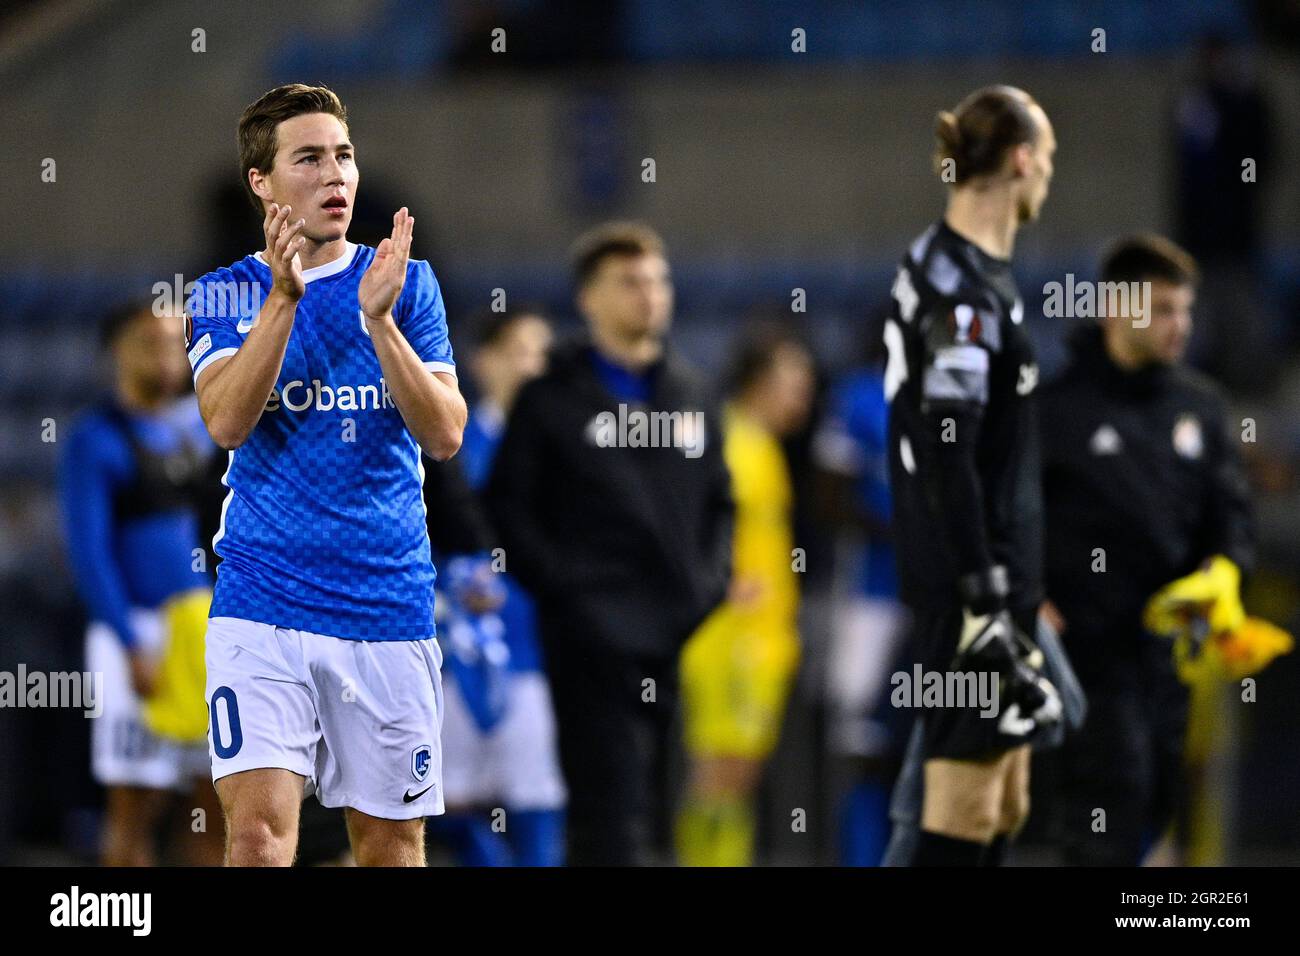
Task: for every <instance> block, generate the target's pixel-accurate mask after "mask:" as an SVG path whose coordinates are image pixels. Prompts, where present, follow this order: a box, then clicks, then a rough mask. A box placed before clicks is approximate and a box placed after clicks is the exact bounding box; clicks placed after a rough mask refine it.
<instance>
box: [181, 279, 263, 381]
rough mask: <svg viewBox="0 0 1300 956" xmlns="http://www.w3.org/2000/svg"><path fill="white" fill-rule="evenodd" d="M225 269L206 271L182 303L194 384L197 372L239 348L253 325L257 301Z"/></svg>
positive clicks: (257, 307)
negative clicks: (184, 304)
mask: <svg viewBox="0 0 1300 956" xmlns="http://www.w3.org/2000/svg"><path fill="white" fill-rule="evenodd" d="M240 292H241V290H240V287H239V283H238V282H237V280H236V279H235V276H234V273H232V272H231V271H230V270H229V269H220V270H218V271H216V272H210V273H208V274H207V275H205V276H204V277H203V278H201V279H199V280H197V281H196V282H195V283H194V289H193V291H191V292H190V297H189V300H188V301H187V303H186V306H185V351H186V353H187V354H188V355H189V359H190V369H191V371H192V372H193V373H194V383H195V384H196V385H197V384H198V381H199V376H200V375H202V374H203V372H204V370H205V369H207V368H208V367H209V366H210V365H211V364H212V363H213V362H215V361H216V360H217V359H220V358H227V357H229V356H231V355H234V354H235V353H236V352H237V351H239V347H240V345H242V344H243V341H244V336H243V335H242V334H241V332H245V333H246V332H248V331H249V330H250V329H252V327H253V322H254V320H256V318H257V314H256V312H255V311H251V310H252V309H254V307H256V309H257V310H258V311H260V309H261V304H260V302H259V301H258V297H257V296H255V295H250V294H249V292H248V290H243V295H240ZM245 313H249V314H245Z"/></svg>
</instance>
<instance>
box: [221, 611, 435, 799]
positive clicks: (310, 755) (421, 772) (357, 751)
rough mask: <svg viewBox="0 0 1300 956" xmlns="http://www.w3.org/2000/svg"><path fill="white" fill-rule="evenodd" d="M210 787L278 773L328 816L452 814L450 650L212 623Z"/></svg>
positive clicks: (230, 621)
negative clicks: (444, 733)
mask: <svg viewBox="0 0 1300 956" xmlns="http://www.w3.org/2000/svg"><path fill="white" fill-rule="evenodd" d="M207 665H208V687H207V700H208V748H209V751H210V753H211V756H212V779H213V780H214V781H216V780H220V779H221V778H222V777H225V776H229V775H230V774H232V773H239V772H240V771H243V770H255V769H259V768H265V767H279V768H282V769H284V770H290V771H292V772H293V773H296V774H300V775H302V776H303V777H305V778H306V784H305V786H304V789H303V796H304V797H306V796H310V795H311V794H312V793H313V792H315V794H316V797H317V799H318V800H320V802H321V804H322V805H324V806H327V807H352V808H353V809H354V810H360V811H361V812H362V813H368V814H370V815H371V816H374V817H380V818H382V819H386V820H411V819H415V818H416V817H427V816H434V815H437V814H440V813H442V812H443V794H442V747H441V743H440V739H439V735H440V731H441V727H442V680H441V677H440V675H439V669H440V668H441V667H442V650H441V649H440V648H439V647H438V642H437V640H435V639H434V638H429V639H428V640H424V641H348V640H343V639H342V638H338V637H327V636H325V635H323V634H312V633H309V632H307V631H295V630H292V629H290V628H283V627H275V626H273V625H271V624H258V623H256V622H254V621H244V620H240V619H239V618H233V617H214V618H212V619H211V620H209V621H208V634H207Z"/></svg>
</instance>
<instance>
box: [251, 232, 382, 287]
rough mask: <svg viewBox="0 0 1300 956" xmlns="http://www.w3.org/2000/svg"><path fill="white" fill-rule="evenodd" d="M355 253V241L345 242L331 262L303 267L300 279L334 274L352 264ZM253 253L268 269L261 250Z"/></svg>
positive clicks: (319, 277)
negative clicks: (339, 253) (341, 251)
mask: <svg viewBox="0 0 1300 956" xmlns="http://www.w3.org/2000/svg"><path fill="white" fill-rule="evenodd" d="M356 254H357V244H356V243H355V242H345V243H343V255H341V256H339V257H338V258H337V259H334V260H333V261H331V262H327V263H325V264H324V265H323V266H313V267H312V268H310V269H303V270H302V281H303V282H311V281H312V280H314V279H324V278H327V277H329V276H336V275H338V274H339V273H340V272H342V271H343V270H344V269H346V268H347V267H348V266H350V265H352V259H353V258H354V257H355V256H356ZM253 255H254V258H256V259H257V261H258V262H260V263H262V265H264V266H266V267H267V268H268V269H269V268H270V267H271V266H270V264H269V263H268V262H267V261H266V258H265V257H264V256H263V255H262V250H260V249H259V250H258V251H257V252H255V253H254V254H253Z"/></svg>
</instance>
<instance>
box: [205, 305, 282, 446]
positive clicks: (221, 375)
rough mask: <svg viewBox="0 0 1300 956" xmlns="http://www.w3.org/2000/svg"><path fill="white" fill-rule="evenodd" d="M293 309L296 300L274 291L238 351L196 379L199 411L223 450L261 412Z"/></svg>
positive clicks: (243, 436) (238, 441)
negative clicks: (217, 366)
mask: <svg viewBox="0 0 1300 956" xmlns="http://www.w3.org/2000/svg"><path fill="white" fill-rule="evenodd" d="M297 308H298V303H297V302H296V301H294V300H293V299H290V298H288V297H287V296H284V295H281V294H279V293H277V292H274V291H273V292H272V293H271V294H270V295H269V296H268V297H267V299H266V302H265V303H263V305H262V310H261V311H260V312H259V313H258V315H257V322H256V323H255V324H254V325H253V330H252V331H251V332H249V333H248V338H246V339H245V340H244V344H243V345H242V346H240V348H239V351H238V352H236V353H235V354H234V355H232V356H231V357H230V358H229V359H227V360H226V361H225V362H223V363H222V364H221V367H220V368H214V369H213V370H212V371H210V372H208V373H207V375H205V376H200V378H199V382H198V387H199V391H198V394H199V411H200V412H201V413H202V415H203V421H204V424H206V425H207V428H208V434H210V435H211V436H212V440H213V441H215V442H216V443H217V444H218V445H220V446H221V447H222V448H224V449H226V450H227V451H229V450H231V449H234V448H238V447H239V446H240V445H242V444H243V443H244V442H245V441H246V440H247V439H248V436H249V435H250V434H252V431H253V429H254V428H255V427H256V426H257V422H258V420H259V419H260V418H261V417H262V412H263V410H264V409H265V408H266V402H267V399H269V398H270V397H271V390H272V389H273V388H275V381H276V379H277V378H279V376H280V367H281V366H282V365H283V364H284V352H285V348H286V347H287V346H288V343H289V333H290V332H292V331H293V318H294V314H295V313H296V311H297Z"/></svg>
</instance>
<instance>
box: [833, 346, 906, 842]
mask: <svg viewBox="0 0 1300 956" xmlns="http://www.w3.org/2000/svg"><path fill="white" fill-rule="evenodd" d="M878 339H879V332H878V326H877V334H876V336H875V337H874V338H873V339H872V341H873V342H874V341H877V340H878ZM870 358H871V361H869V362H868V363H867V364H866V365H865V366H863V367H861V368H857V369H854V370H852V371H850V372H847V373H845V374H844V375H842V376H841V377H840V378H839V379H838V380H837V381H835V382H834V383H833V384H832V386H831V389H830V396H829V401H828V408H827V412H826V416H825V419H824V420H823V422H822V424H821V427H820V428H819V429H818V432H817V434H816V436H815V438H814V441H813V455H814V459H815V462H816V465H817V469H818V493H819V498H820V499H821V503H822V507H823V511H824V513H825V517H826V519H827V520H828V521H829V522H830V523H832V524H833V525H834V526H835V527H836V528H837V530H838V531H839V532H840V546H839V548H837V554H838V555H841V556H843V557H844V558H846V560H845V561H844V562H843V564H844V567H843V568H841V569H837V580H838V581H839V582H841V583H840V584H839V585H838V586H837V597H836V602H835V609H834V615H835V616H834V620H833V625H832V631H831V646H830V659H829V661H828V663H827V675H826V676H827V696H828V699H829V702H830V707H831V717H830V728H829V730H828V746H829V748H830V750H831V753H833V754H834V755H835V756H836V757H837V758H840V759H841V760H842V761H844V762H845V763H847V764H848V765H849V767H848V769H849V772H850V775H851V777H852V783H851V784H850V787H849V790H848V792H847V793H846V794H845V795H844V799H843V802H842V804H841V809H840V813H841V817H840V862H841V863H842V864H843V865H846V866H875V865H876V864H877V863H879V862H880V859H881V856H882V855H883V853H884V850H885V844H886V842H887V841H888V839H889V826H890V824H889V812H888V811H889V784H890V780H891V779H892V777H893V771H895V770H896V769H897V766H896V764H897V760H898V757H899V755H900V749H901V748H900V741H901V740H903V739H906V727H905V726H899V725H900V724H902V723H904V721H902V720H900V717H901V714H902V712H900V711H899V710H897V709H896V708H893V707H891V706H890V704H889V693H888V690H889V686H890V682H889V675H890V673H891V671H892V670H893V669H894V667H895V666H896V665H897V663H898V660H899V658H900V656H901V654H902V653H903V650H904V646H905V638H906V615H905V612H904V609H903V605H902V603H901V602H900V601H899V599H898V570H897V568H896V566H895V556H894V543H893V529H892V527H891V523H892V514H893V502H892V500H891V496H890V490H889V440H888V433H889V406H888V405H887V404H886V402H885V379H884V362H883V358H884V355H883V349H882V348H880V347H873V348H872V349H871V356H870Z"/></svg>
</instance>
